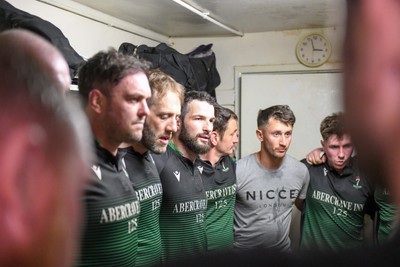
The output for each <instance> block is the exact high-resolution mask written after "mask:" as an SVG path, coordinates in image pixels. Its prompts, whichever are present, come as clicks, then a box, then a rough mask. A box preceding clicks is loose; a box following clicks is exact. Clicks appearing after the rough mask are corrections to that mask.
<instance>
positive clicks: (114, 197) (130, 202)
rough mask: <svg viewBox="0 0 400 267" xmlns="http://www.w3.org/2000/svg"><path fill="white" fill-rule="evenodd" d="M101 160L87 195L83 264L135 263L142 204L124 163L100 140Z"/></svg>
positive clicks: (94, 167) (98, 162)
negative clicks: (101, 145)
mask: <svg viewBox="0 0 400 267" xmlns="http://www.w3.org/2000/svg"><path fill="white" fill-rule="evenodd" d="M96 153H97V160H96V162H95V164H93V166H92V170H93V176H92V179H91V183H90V184H89V185H88V186H87V188H86V190H85V195H84V199H83V200H84V203H85V219H86V221H85V225H84V229H83V233H82V234H83V235H82V243H81V255H80V259H79V263H78V265H79V266H134V265H135V260H136V248H137V231H136V228H137V223H138V216H139V213H140V204H139V201H138V199H137V197H136V192H135V191H134V189H133V187H132V185H131V182H130V181H129V178H128V176H127V174H126V172H125V170H124V169H123V166H122V156H123V155H122V153H120V152H119V153H118V155H117V156H116V157H114V156H113V155H112V154H111V153H110V152H109V151H107V150H106V149H104V148H102V147H100V146H99V144H97V142H96Z"/></svg>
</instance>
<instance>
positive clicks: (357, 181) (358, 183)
mask: <svg viewBox="0 0 400 267" xmlns="http://www.w3.org/2000/svg"><path fill="white" fill-rule="evenodd" d="M360 181H361V178H360V175H357V176H356V184H353V187H354V188H355V189H361V188H362V186H361V185H360Z"/></svg>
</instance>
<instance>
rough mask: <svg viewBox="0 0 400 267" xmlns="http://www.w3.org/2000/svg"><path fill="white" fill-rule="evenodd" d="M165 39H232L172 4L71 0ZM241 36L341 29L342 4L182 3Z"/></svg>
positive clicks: (299, 0)
mask: <svg viewBox="0 0 400 267" xmlns="http://www.w3.org/2000/svg"><path fill="white" fill-rule="evenodd" d="M74 2H78V3H80V4H83V5H85V6H88V7H91V8H93V9H96V10H98V11H101V12H103V13H106V14H107V15H111V16H113V17H116V18H118V19H121V20H124V21H127V22H130V23H132V24H135V25H137V26H140V27H142V28H145V29H148V30H151V31H154V32H156V33H159V34H162V35H165V36H169V37H207V36H234V35H238V34H234V33H232V32H230V31H228V30H226V29H224V28H221V27H219V26H217V25H215V24H213V23H211V22H209V21H208V20H206V19H204V18H202V17H201V16H199V15H197V14H194V13H192V12H191V11H189V10H188V9H186V8H184V7H182V6H180V5H178V4H177V3H175V2H174V1H173V0H112V1H110V0H96V1H93V0H74ZM184 2H185V3H187V4H189V5H191V6H192V7H194V8H196V9H197V10H200V11H201V12H202V13H204V12H207V14H209V15H208V16H209V17H211V18H212V19H215V20H216V21H218V22H221V23H223V24H225V25H227V26H229V27H230V28H233V29H235V30H236V31H238V32H241V33H243V34H247V33H256V32H268V31H283V30H294V29H304V28H323V27H334V26H340V25H343V23H344V21H345V15H346V7H345V4H346V0H184Z"/></svg>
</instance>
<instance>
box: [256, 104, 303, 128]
mask: <svg viewBox="0 0 400 267" xmlns="http://www.w3.org/2000/svg"><path fill="white" fill-rule="evenodd" d="M270 118H274V119H275V120H278V121H280V122H283V123H285V124H287V125H290V126H293V125H294V123H295V122H296V117H295V116H294V114H293V111H292V110H291V109H290V107H289V106H288V105H275V106H271V107H269V108H266V109H262V110H259V111H258V116H257V127H258V128H260V127H263V126H265V125H267V124H268V121H269V119H270Z"/></svg>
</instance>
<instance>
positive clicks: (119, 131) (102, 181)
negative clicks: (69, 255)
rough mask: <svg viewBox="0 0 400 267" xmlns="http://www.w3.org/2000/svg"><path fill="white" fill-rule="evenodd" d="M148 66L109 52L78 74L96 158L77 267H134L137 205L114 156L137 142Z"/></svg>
mask: <svg viewBox="0 0 400 267" xmlns="http://www.w3.org/2000/svg"><path fill="white" fill-rule="evenodd" d="M146 70H147V65H146V64H144V63H143V62H141V61H139V60H138V59H136V58H134V57H132V56H125V55H122V54H120V53H118V52H117V51H115V50H114V49H110V50H108V51H101V52H98V53H97V54H95V55H94V56H93V57H92V58H90V59H89V60H88V61H87V62H86V63H85V64H84V65H83V66H82V67H81V68H80V70H79V82H78V83H79V93H80V95H81V96H82V98H83V100H84V104H85V111H86V114H87V116H88V118H89V122H90V125H91V128H92V132H93V134H94V137H95V144H96V153H97V159H96V161H95V163H94V165H93V166H92V170H93V173H92V177H91V178H92V179H91V181H90V184H89V186H88V187H87V188H86V190H85V196H84V199H83V200H84V203H85V208H86V214H85V215H86V217H85V218H86V222H85V225H84V229H83V238H82V243H81V249H82V250H81V255H80V256H81V257H80V261H79V263H78V264H79V266H134V265H135V260H136V252H137V226H138V216H139V213H140V204H139V201H138V199H137V196H136V192H135V191H134V189H133V187H132V185H131V182H130V181H129V177H128V176H127V173H126V171H125V169H124V168H123V164H122V156H123V154H122V153H120V151H118V147H119V146H120V145H121V143H122V142H128V143H130V142H134V141H140V140H141V138H142V131H143V125H144V121H145V118H146V116H147V115H148V114H149V109H148V106H147V99H148V98H149V97H150V95H151V90H150V86H149V82H148V79H147V77H146V74H145V71H146Z"/></svg>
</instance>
